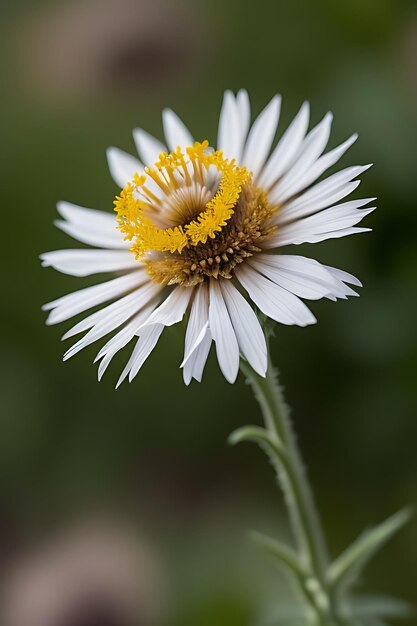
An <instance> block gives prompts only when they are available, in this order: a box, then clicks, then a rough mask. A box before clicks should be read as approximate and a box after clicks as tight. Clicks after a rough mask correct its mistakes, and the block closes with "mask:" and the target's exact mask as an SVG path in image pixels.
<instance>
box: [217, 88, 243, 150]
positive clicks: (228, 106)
mask: <svg viewBox="0 0 417 626" xmlns="http://www.w3.org/2000/svg"><path fill="white" fill-rule="evenodd" d="M238 146H239V114H238V108H237V104H236V100H235V97H234V95H233V93H232V92H231V91H230V90H227V91H225V93H224V97H223V104H222V108H221V111H220V117H219V129H218V133H217V149H218V150H222V151H223V154H224V156H225V157H226V158H227V159H234V158H236V154H237V150H238Z"/></svg>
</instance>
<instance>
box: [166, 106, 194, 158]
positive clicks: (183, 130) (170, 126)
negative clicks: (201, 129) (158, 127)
mask: <svg viewBox="0 0 417 626" xmlns="http://www.w3.org/2000/svg"><path fill="white" fill-rule="evenodd" d="M162 123H163V126H164V133H165V139H166V142H167V144H168V148H169V149H170V150H171V151H172V152H173V151H175V150H176V148H177V147H178V146H179V147H180V148H182V149H184V148H186V147H187V146H192V145H193V144H194V139H193V136H192V134H191V133H190V131H189V130H188V128H187V127H186V126H185V124H184V122H183V121H182V120H181V119H180V118H179V117H178V115H177V114H176V113H174V111H171V109H165V110H164V111H163V113H162Z"/></svg>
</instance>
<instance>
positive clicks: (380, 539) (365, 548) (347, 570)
mask: <svg viewBox="0 0 417 626" xmlns="http://www.w3.org/2000/svg"><path fill="white" fill-rule="evenodd" d="M410 517H411V511H410V510H408V509H404V510H402V511H399V512H398V513H396V514H395V515H392V516H391V517H389V518H388V519H387V520H385V522H382V524H379V526H376V527H375V528H373V529H372V530H368V531H366V532H365V533H363V534H362V535H360V536H359V537H358V539H356V541H354V542H353V543H352V544H351V545H350V546H349V547H348V548H347V549H346V550H345V551H344V552H343V553H342V554H341V555H340V556H339V557H338V558H337V559H336V560H335V561H334V562H333V563H332V565H331V566H330V568H329V581H330V585H331V586H332V587H333V589H334V590H335V591H336V592H338V593H341V592H342V591H344V590H346V588H347V587H349V586H350V585H351V584H352V583H353V582H355V580H356V579H357V577H358V575H359V574H360V572H361V570H362V569H363V567H364V566H365V565H366V564H367V562H368V561H369V560H370V559H371V558H372V556H373V555H374V554H375V553H376V552H377V551H378V550H379V549H380V548H381V547H382V546H383V545H384V544H385V543H386V542H387V541H388V539H390V538H391V537H392V536H393V535H394V534H395V533H396V532H397V531H398V530H399V529H400V528H401V527H402V526H404V524H406V522H408V520H409V519H410Z"/></svg>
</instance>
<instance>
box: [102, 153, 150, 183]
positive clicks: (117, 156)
mask: <svg viewBox="0 0 417 626" xmlns="http://www.w3.org/2000/svg"><path fill="white" fill-rule="evenodd" d="M107 162H108V164H109V170H110V174H111V177H112V178H113V180H114V182H115V183H116V185H118V186H119V187H120V188H122V187H125V186H126V185H127V183H128V182H130V181H131V180H132V179H133V176H134V175H135V174H136V173H138V174H140V173H141V172H143V165H142V163H141V162H140V161H139V160H138V159H136V158H135V157H133V156H132V155H131V154H128V153H127V152H124V150H119V148H108V149H107Z"/></svg>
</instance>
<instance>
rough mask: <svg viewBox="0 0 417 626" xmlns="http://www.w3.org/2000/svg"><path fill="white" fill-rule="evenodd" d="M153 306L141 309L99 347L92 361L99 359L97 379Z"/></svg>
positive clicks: (132, 335)
mask: <svg viewBox="0 0 417 626" xmlns="http://www.w3.org/2000/svg"><path fill="white" fill-rule="evenodd" d="M153 308H154V305H151V306H149V307H146V308H144V309H142V311H140V312H139V313H138V314H137V315H135V317H134V318H133V319H132V320H131V321H130V322H129V323H128V324H126V326H124V328H122V330H120V331H119V332H118V333H116V334H115V335H114V336H113V337H112V338H111V339H109V341H108V342H107V343H106V344H105V345H104V346H103V347H102V348H101V350H100V352H99V353H98V354H97V356H96V358H95V359H94V362H95V363H96V362H97V361H99V360H100V359H101V362H100V365H99V367H98V379H99V380H101V379H102V377H103V374H104V372H105V371H106V369H107V368H108V366H109V364H110V361H111V360H112V358H113V357H114V355H115V354H116V353H117V352H119V350H121V349H122V348H124V347H125V346H126V345H127V344H128V343H129V342H130V341H131V340H132V339H133V337H134V336H135V335H136V332H137V330H138V328H139V327H140V326H141V325H142V323H143V322H144V320H145V319H146V318H147V317H148V316H149V315H150V313H151V312H152V310H153Z"/></svg>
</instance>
